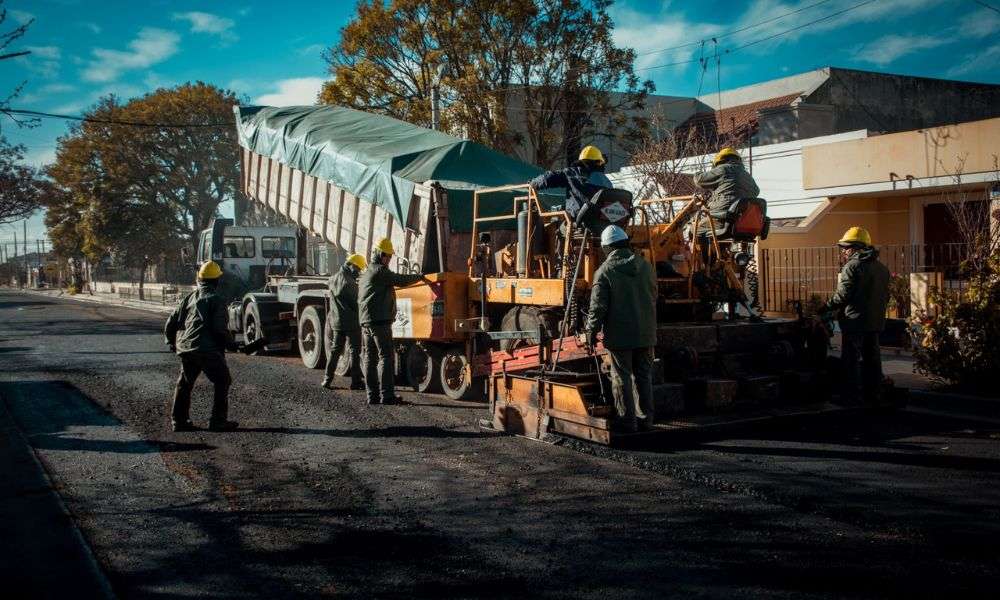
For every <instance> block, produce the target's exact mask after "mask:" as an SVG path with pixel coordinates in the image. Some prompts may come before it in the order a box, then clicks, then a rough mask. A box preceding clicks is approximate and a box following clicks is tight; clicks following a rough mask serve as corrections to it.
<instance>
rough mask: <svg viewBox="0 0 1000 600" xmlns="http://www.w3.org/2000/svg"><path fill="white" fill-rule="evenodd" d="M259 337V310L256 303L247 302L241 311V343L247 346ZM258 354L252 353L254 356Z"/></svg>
mask: <svg viewBox="0 0 1000 600" xmlns="http://www.w3.org/2000/svg"><path fill="white" fill-rule="evenodd" d="M251 328H252V331H251ZM261 335H263V329H262V328H261V325H260V310H259V309H258V308H257V303H256V302H248V303H247V305H246V307H245V308H244V309H243V341H244V342H245V343H247V344H249V343H250V342H252V341H254V340H256V339H257V338H259V337H261ZM260 353H261V352H260V351H258V352H254V354H260Z"/></svg>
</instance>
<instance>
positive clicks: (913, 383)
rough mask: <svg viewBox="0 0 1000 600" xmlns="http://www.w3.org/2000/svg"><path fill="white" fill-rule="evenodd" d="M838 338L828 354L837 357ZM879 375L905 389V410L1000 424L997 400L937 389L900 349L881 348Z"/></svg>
mask: <svg viewBox="0 0 1000 600" xmlns="http://www.w3.org/2000/svg"><path fill="white" fill-rule="evenodd" d="M839 340H840V336H839V334H838V335H836V336H834V338H833V340H832V343H833V348H832V349H831V353H832V354H835V355H838V356H839V355H840V341H839ZM882 373H883V374H884V375H885V376H886V377H889V378H891V379H892V381H893V383H895V384H896V387H900V388H905V389H907V390H909V401H908V404H907V410H911V411H913V412H920V413H924V414H931V415H940V416H944V417H957V418H964V419H975V420H979V421H985V422H988V423H992V424H994V425H1000V398H987V397H984V396H971V395H968V394H958V393H955V392H951V391H947V390H940V389H938V388H937V386H936V385H935V384H934V382H933V381H932V380H931V379H930V378H929V377H927V376H926V375H922V374H920V373H915V372H914V371H913V354H912V353H911V352H910V351H909V350H905V349H900V348H888V347H883V348H882Z"/></svg>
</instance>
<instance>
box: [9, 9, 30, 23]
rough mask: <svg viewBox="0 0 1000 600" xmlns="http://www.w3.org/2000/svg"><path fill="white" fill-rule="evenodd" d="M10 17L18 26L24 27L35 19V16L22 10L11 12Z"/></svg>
mask: <svg viewBox="0 0 1000 600" xmlns="http://www.w3.org/2000/svg"><path fill="white" fill-rule="evenodd" d="M10 16H11V17H13V18H14V20H15V21H17V22H18V23H19V24H21V25H24V24H25V23H27V22H28V21H30V20H32V19H34V18H35V15H33V14H31V13H30V12H27V11H24V10H11V11H10Z"/></svg>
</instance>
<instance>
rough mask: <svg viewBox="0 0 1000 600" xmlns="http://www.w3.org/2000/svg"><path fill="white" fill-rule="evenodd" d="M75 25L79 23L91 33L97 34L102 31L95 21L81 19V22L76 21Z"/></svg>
mask: <svg viewBox="0 0 1000 600" xmlns="http://www.w3.org/2000/svg"><path fill="white" fill-rule="evenodd" d="M77 25H79V26H80V27H83V28H84V29H86V30H88V31H90V33H93V34H94V35H97V34H99V33H101V31H103V29H101V26H100V25H98V24H97V23H92V22H90V21H83V22H81V23H77Z"/></svg>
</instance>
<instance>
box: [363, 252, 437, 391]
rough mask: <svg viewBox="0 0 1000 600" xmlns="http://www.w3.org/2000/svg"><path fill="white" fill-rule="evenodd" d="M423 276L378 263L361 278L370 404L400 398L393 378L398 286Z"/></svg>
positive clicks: (372, 265) (366, 386) (366, 380)
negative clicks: (391, 269) (394, 322)
mask: <svg viewBox="0 0 1000 600" xmlns="http://www.w3.org/2000/svg"><path fill="white" fill-rule="evenodd" d="M421 279H423V275H420V274H415V275H406V274H403V273H393V272H392V271H390V270H389V267H387V266H385V265H383V264H381V263H378V262H375V261H374V260H373V261H372V262H371V263H370V264H369V265H368V268H367V269H365V270H364V271H362V272H361V277H359V278H358V308H359V309H360V321H361V350H362V354H363V356H364V363H365V389H366V390H367V393H368V403H369V404H379V403H381V404H391V403H393V402H395V400H396V390H395V385H393V384H394V381H393V377H394V375H395V371H396V366H395V364H396V355H395V352H394V350H393V346H392V322H393V321H395V320H396V290H395V288H396V287H399V286H406V285H410V284H411V283H416V282H418V281H420V280H421Z"/></svg>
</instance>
